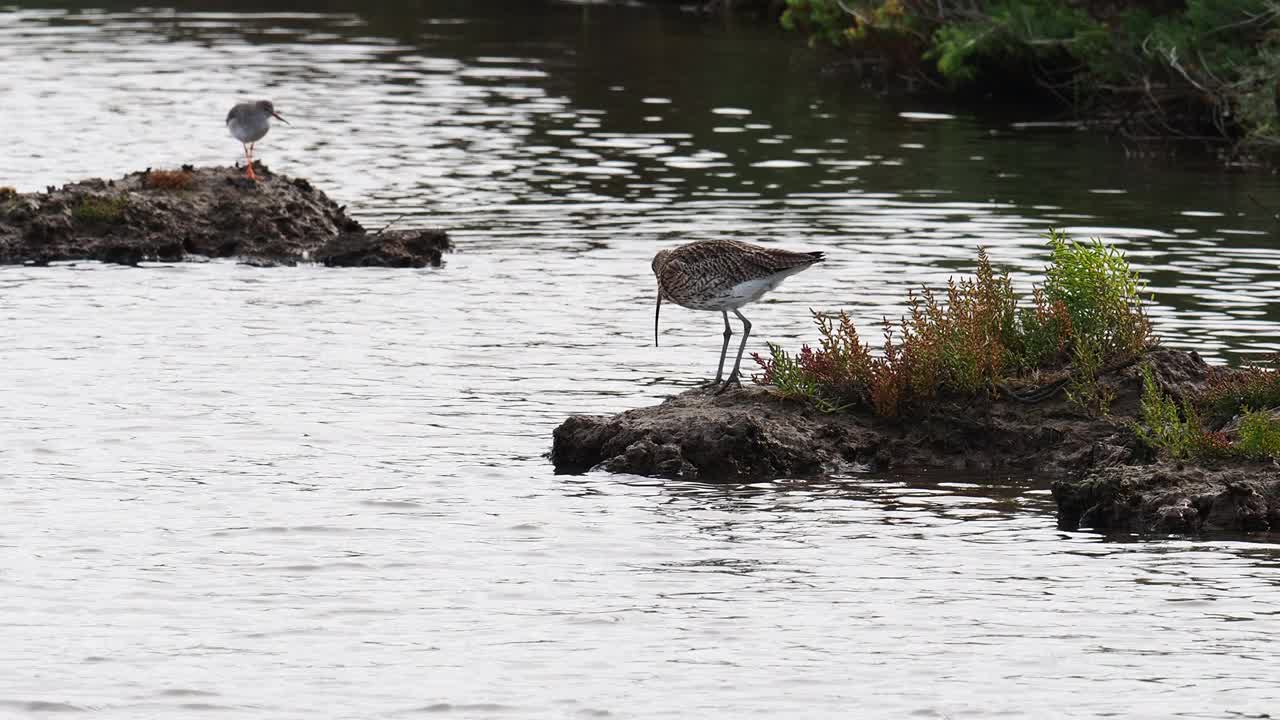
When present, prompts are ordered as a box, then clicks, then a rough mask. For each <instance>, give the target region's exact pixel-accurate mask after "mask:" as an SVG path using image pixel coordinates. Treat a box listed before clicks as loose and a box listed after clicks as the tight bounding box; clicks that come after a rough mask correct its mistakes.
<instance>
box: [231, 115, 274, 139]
mask: <svg viewBox="0 0 1280 720" xmlns="http://www.w3.org/2000/svg"><path fill="white" fill-rule="evenodd" d="M270 129H271V126H270V125H268V124H266V123H261V124H255V123H244V122H240V121H239V120H232V121H230V122H228V123H227V130H230V131H231V137H233V138H235V139H237V140H239V141H240V142H242V143H251V142H258V141H259V140H261V139H262V138H263V136H264V135H266V134H267V130H270Z"/></svg>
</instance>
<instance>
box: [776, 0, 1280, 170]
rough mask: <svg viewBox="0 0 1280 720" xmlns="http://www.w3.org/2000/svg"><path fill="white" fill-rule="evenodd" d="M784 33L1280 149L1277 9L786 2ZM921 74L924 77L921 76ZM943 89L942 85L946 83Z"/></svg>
mask: <svg viewBox="0 0 1280 720" xmlns="http://www.w3.org/2000/svg"><path fill="white" fill-rule="evenodd" d="M786 6H787V7H786V10H785V12H784V13H783V15H782V24H783V26H784V27H786V28H788V29H792V30H797V31H800V32H805V33H807V34H808V35H809V37H810V40H811V42H824V43H827V44H831V45H836V46H840V47H847V48H850V49H851V51H853V52H856V53H860V54H863V55H872V56H879V58H880V59H882V60H886V61H888V62H886V63H883V64H882V65H883V66H884V67H886V68H888V74H890V75H891V76H893V77H895V78H898V77H902V76H904V75H911V74H913V73H914V74H915V75H918V76H932V77H933V78H936V79H937V80H941V81H942V82H945V83H949V84H950V85H952V86H953V87H956V88H966V87H972V88H974V89H975V90H981V91H987V90H999V89H1001V88H1004V87H1014V88H1018V89H1019V90H1022V89H1025V88H1026V87H1027V86H1032V85H1038V86H1039V87H1041V88H1042V89H1043V95H1044V96H1045V97H1046V98H1055V99H1057V100H1058V101H1060V102H1062V103H1063V104H1066V105H1070V106H1073V107H1074V108H1075V109H1076V110H1077V111H1078V112H1080V113H1081V114H1082V115H1084V114H1090V115H1092V116H1095V117H1096V116H1098V115H1099V113H1098V112H1097V110H1098V109H1099V108H1101V109H1103V110H1104V111H1105V110H1110V111H1111V113H1110V114H1111V115H1112V117H1113V119H1114V120H1115V122H1117V124H1119V125H1120V127H1121V129H1123V130H1127V131H1129V132H1131V133H1132V134H1136V135H1179V134H1184V135H1191V136H1214V137H1219V138H1223V139H1229V140H1236V139H1239V138H1244V139H1245V140H1247V141H1250V142H1252V143H1253V144H1255V145H1272V146H1274V145H1280V123H1278V122H1277V121H1276V107H1275V78H1276V77H1277V76H1280V12H1278V9H1277V5H1276V2H1275V0H1185V2H1177V3H1172V2H1167V1H1165V0H1142V1H1140V2H1131V3H1099V2H1089V3H1081V2H1069V3H1068V2H1060V0H786ZM913 64H914V67H913V66H912V65H913ZM935 84H936V83H935Z"/></svg>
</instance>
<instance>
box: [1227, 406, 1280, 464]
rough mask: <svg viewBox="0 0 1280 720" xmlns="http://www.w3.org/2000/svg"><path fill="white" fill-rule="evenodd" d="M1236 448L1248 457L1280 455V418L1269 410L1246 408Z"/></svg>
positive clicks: (1259, 457) (1256, 458) (1259, 458)
mask: <svg viewBox="0 0 1280 720" xmlns="http://www.w3.org/2000/svg"><path fill="white" fill-rule="evenodd" d="M1237 434H1238V439H1237V440H1236V442H1235V445H1234V448H1235V449H1236V451H1237V453H1238V454H1240V455H1243V456H1244V457H1247V458H1252V459H1255V460H1262V459H1266V458H1274V457H1280V420H1277V419H1276V417H1275V416H1274V415H1272V414H1271V413H1270V412H1269V411H1267V410H1250V409H1248V408H1245V409H1244V415H1243V416H1242V417H1241V418H1240V427H1239V430H1238V431H1237Z"/></svg>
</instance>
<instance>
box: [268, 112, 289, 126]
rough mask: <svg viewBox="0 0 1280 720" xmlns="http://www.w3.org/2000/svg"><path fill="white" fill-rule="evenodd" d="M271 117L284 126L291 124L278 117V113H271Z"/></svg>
mask: <svg viewBox="0 0 1280 720" xmlns="http://www.w3.org/2000/svg"><path fill="white" fill-rule="evenodd" d="M271 117H273V118H275V119H277V120H279V121H280V122H282V123H284V124H285V125H291V124H292V123H290V122H289V121H288V120H285V119H284V118H282V117H280V113H277V112H273V113H271Z"/></svg>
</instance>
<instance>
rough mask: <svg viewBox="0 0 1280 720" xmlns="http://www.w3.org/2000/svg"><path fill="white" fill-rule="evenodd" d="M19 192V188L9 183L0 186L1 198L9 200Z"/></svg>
mask: <svg viewBox="0 0 1280 720" xmlns="http://www.w3.org/2000/svg"><path fill="white" fill-rule="evenodd" d="M17 194H18V191H17V189H15V188H12V187H9V186H8V185H5V186H4V187H0V200H8V199H9V198H11V197H15V196H16V195H17Z"/></svg>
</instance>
